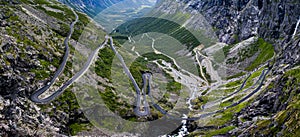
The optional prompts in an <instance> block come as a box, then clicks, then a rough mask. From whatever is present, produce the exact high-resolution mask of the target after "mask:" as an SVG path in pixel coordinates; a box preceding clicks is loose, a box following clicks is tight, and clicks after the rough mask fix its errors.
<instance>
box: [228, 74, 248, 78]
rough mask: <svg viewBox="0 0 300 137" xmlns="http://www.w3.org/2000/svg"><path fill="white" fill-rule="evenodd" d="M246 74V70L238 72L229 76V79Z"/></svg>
mask: <svg viewBox="0 0 300 137" xmlns="http://www.w3.org/2000/svg"><path fill="white" fill-rule="evenodd" d="M245 74H246V73H245V72H240V73H237V74H235V75H232V76H229V77H227V79H233V78H238V77H241V76H244V75H245Z"/></svg>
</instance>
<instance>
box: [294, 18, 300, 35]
mask: <svg viewBox="0 0 300 137" xmlns="http://www.w3.org/2000/svg"><path fill="white" fill-rule="evenodd" d="M299 24H300V17H299V20H298V22H297V24H296V27H295V31H294V33H293V37H292V38H294V37H295V35H296V33H297V29H298V26H299Z"/></svg>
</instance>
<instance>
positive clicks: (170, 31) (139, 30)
mask: <svg viewBox="0 0 300 137" xmlns="http://www.w3.org/2000/svg"><path fill="white" fill-rule="evenodd" d="M162 28H163V29H162ZM147 32H158V33H163V34H167V35H170V36H171V37H173V38H175V39H177V40H178V41H180V42H181V43H182V44H185V45H186V46H187V49H189V50H192V49H193V48H195V47H197V46H199V45H200V44H201V43H200V42H199V41H198V40H197V38H196V37H195V36H194V35H193V34H192V33H190V32H189V31H188V30H187V29H185V28H184V27H181V25H179V24H177V23H175V22H172V21H169V20H165V19H159V18H152V17H145V18H138V19H134V20H131V21H128V22H126V23H124V24H122V25H121V26H119V27H118V28H116V31H115V33H113V35H117V36H118V35H120V36H124V35H125V36H129V35H131V36H135V35H138V34H143V33H147ZM129 33H130V34H129Z"/></svg>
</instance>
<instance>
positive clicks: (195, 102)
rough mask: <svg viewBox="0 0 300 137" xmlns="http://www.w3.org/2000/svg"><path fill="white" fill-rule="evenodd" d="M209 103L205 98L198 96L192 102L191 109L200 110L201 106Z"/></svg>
mask: <svg viewBox="0 0 300 137" xmlns="http://www.w3.org/2000/svg"><path fill="white" fill-rule="evenodd" d="M208 101H209V98H208V97H207V96H200V97H197V98H196V99H194V100H192V104H193V109H196V110H197V109H200V108H201V106H202V105H204V104H206V103H207V102H208Z"/></svg>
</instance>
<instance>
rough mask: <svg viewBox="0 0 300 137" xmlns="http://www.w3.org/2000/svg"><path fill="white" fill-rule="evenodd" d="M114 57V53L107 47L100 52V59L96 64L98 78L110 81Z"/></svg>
mask: <svg viewBox="0 0 300 137" xmlns="http://www.w3.org/2000/svg"><path fill="white" fill-rule="evenodd" d="M114 56H115V55H114V52H113V51H112V50H111V49H110V48H109V47H105V48H103V49H101V50H100V51H99V54H98V57H99V58H100V59H98V60H97V61H96V63H95V64H96V67H95V72H96V74H97V75H98V76H101V77H103V78H107V79H110V75H111V65H112V61H113V59H114Z"/></svg>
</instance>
